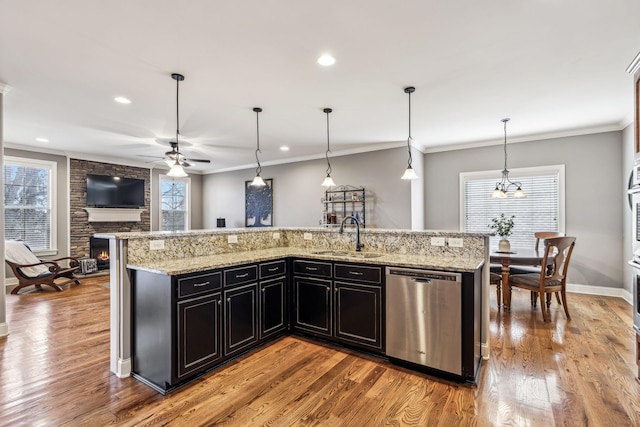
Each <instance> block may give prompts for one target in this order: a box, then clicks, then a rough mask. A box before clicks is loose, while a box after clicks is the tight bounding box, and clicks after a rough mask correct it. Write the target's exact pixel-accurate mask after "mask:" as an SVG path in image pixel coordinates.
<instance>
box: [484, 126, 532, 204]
mask: <svg viewBox="0 0 640 427" xmlns="http://www.w3.org/2000/svg"><path fill="white" fill-rule="evenodd" d="M509 120H510V119H507V118H505V119H502V120H501V122H502V123H504V169H502V178H501V179H500V181H499V182H496V188H495V190H493V192H492V193H491V198H492V199H506V198H507V197H509V196H508V194H507V191H509V188H510V187H512V186H513V187H516V191H515V192H514V193H513V197H514V198H516V199H522V198H524V197H527V195H526V194H524V191H522V184H521V183H520V182H517V181H515V182H514V181H511V180H510V179H509V170H508V169H507V122H508V121H509Z"/></svg>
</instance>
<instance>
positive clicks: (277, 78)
mask: <svg viewBox="0 0 640 427" xmlns="http://www.w3.org/2000/svg"><path fill="white" fill-rule="evenodd" d="M639 17H640V1H638V0H608V1H606V2H605V1H601V0H586V1H585V0H485V1H482V2H479V1H473V0H457V1H456V0H450V1H436V0H404V1H390V0H348V1H345V0H326V1H322V2H318V1H315V2H311V1H301V0H268V1H265V0H234V1H211V0H189V1H183V2H177V1H167V0H136V1H131V0H108V1H105V0H59V1H55V2H54V1H42V0H20V1H11V0H0V82H4V83H6V84H8V85H9V86H11V90H10V91H9V92H8V94H6V96H5V119H4V123H5V135H4V136H5V141H6V142H7V143H8V144H9V145H10V146H12V145H21V146H34V147H40V149H42V150H45V151H61V152H66V153H70V154H74V153H82V154H83V155H86V156H93V157H95V158H98V159H100V158H105V159H106V158H126V159H130V160H133V161H134V162H142V161H153V160H154V159H153V158H152V157H142V156H156V155H157V156H158V157H162V155H163V153H164V152H165V151H167V150H168V149H169V146H168V144H167V142H166V141H168V140H169V139H171V138H172V136H173V135H175V126H176V123H175V89H176V88H175V81H174V80H172V79H171V77H170V74H171V73H172V72H178V73H181V74H184V75H185V81H184V82H182V83H181V85H180V121H181V134H182V135H183V137H184V142H181V149H182V150H181V151H183V152H184V153H185V154H186V155H187V156H191V157H196V158H208V159H211V160H212V163H211V164H210V165H197V166H195V167H194V168H191V170H199V171H202V172H213V171H220V170H228V169H234V168H242V167H253V166H254V162H255V157H254V150H255V144H256V128H255V113H254V112H253V111H252V108H253V107H256V106H259V107H262V108H263V109H264V111H263V112H262V113H261V114H260V146H261V149H262V154H261V156H260V159H261V161H262V163H263V166H264V165H268V164H272V163H279V162H282V161H288V160H289V161H290V160H292V159H305V158H318V157H322V156H324V150H325V148H326V118H325V114H324V113H323V112H322V109H323V108H324V107H331V108H333V109H334V112H333V113H332V114H331V117H330V120H331V148H332V151H333V153H334V155H337V154H339V153H341V152H357V151H362V150H369V149H376V148H382V147H389V146H397V145H401V144H402V143H406V138H407V134H408V115H407V112H408V106H407V104H408V99H407V95H406V94H405V93H404V91H403V88H404V87H405V86H408V85H413V86H415V87H416V92H415V93H414V94H413V95H412V97H411V102H412V136H413V138H414V140H415V141H416V143H417V144H419V145H420V146H422V147H423V148H424V149H426V150H427V151H428V150H438V149H440V148H439V147H443V146H449V147H450V146H452V145H460V146H468V145H469V144H497V143H501V141H502V138H503V129H502V123H501V122H500V119H501V118H503V117H511V121H510V122H509V125H508V133H509V141H510V142H513V141H518V140H526V139H532V138H541V137H548V136H549V135H565V134H580V133H589V132H596V131H601V130H616V129H621V128H623V127H624V126H625V125H627V124H629V123H630V121H631V117H632V108H633V103H632V81H631V76H630V75H629V74H627V73H626V72H625V69H626V68H627V66H628V65H629V64H630V63H631V61H632V60H633V58H634V57H635V55H636V54H637V53H638V51H639V50H640V25H638V22H639V21H638V19H639ZM327 52H328V53H331V54H333V55H334V56H335V57H336V60H337V62H336V64H335V65H334V66H333V67H322V66H320V65H318V64H317V63H316V59H317V57H318V56H320V55H321V54H322V53H327ZM118 95H121V96H126V97H127V98H129V99H131V100H132V101H133V103H132V104H130V105H121V104H117V103H115V102H114V101H113V98H114V97H115V96H118ZM36 137H46V138H48V139H49V141H50V142H48V143H39V142H36V141H35V138H36ZM281 145H288V146H289V147H290V148H291V149H290V151H289V152H287V153H284V152H282V151H280V150H279V147H280V146H281ZM150 165H151V164H150Z"/></svg>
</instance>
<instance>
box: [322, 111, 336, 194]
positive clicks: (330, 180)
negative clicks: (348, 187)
mask: <svg viewBox="0 0 640 427" xmlns="http://www.w3.org/2000/svg"><path fill="white" fill-rule="evenodd" d="M322 111H324V113H325V114H326V115H327V151H326V152H325V153H324V155H325V157H326V158H327V177H326V178H325V179H324V181H322V186H323V187H335V186H336V183H335V182H333V178H331V163H329V153H330V152H331V149H330V148H329V113H331V112H332V111H333V110H332V109H331V108H325V109H324V110H322Z"/></svg>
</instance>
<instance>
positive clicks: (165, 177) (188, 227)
mask: <svg viewBox="0 0 640 427" xmlns="http://www.w3.org/2000/svg"><path fill="white" fill-rule="evenodd" d="M163 180H166V181H174V182H184V183H186V184H187V203H186V205H187V224H186V230H191V178H189V177H184V178H179V177H173V176H169V175H164V174H160V175H159V179H158V229H160V230H161V229H162V181H163Z"/></svg>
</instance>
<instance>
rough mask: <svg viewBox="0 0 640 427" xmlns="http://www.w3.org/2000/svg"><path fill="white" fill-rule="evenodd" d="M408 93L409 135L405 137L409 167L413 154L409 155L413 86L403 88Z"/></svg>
mask: <svg viewBox="0 0 640 427" xmlns="http://www.w3.org/2000/svg"><path fill="white" fill-rule="evenodd" d="M404 91H405V92H406V93H408V94H409V137H408V138H407V151H408V152H409V160H408V161H407V164H408V167H409V168H411V164H412V163H413V156H412V155H411V141H412V140H413V138H412V137H411V93H412V92H414V91H415V88H413V87H408V88H405V90H404Z"/></svg>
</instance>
